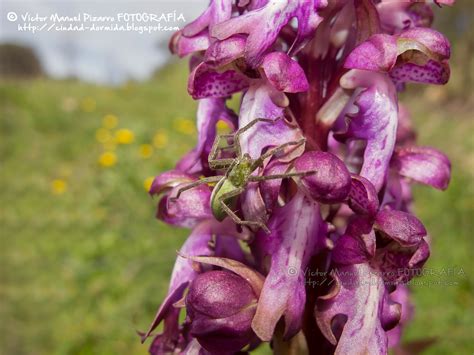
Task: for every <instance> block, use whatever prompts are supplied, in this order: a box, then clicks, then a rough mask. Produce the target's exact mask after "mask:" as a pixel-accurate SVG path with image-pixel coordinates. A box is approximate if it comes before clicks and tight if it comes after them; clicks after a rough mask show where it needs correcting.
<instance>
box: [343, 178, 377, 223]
mask: <svg viewBox="0 0 474 355" xmlns="http://www.w3.org/2000/svg"><path fill="white" fill-rule="evenodd" d="M348 204H349V207H350V208H351V209H352V210H353V211H354V212H355V213H358V214H362V215H369V216H375V214H376V213H377V211H378V209H379V199H378V197H377V191H376V190H375V187H374V185H372V183H371V182H370V181H369V180H367V179H366V178H363V177H362V176H359V175H352V183H351V191H350V193H349V199H348Z"/></svg>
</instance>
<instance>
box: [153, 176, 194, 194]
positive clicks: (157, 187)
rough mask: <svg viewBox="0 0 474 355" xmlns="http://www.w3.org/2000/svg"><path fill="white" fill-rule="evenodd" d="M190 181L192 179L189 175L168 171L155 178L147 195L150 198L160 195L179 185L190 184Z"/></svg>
mask: <svg viewBox="0 0 474 355" xmlns="http://www.w3.org/2000/svg"><path fill="white" fill-rule="evenodd" d="M192 180H193V177H192V176H191V175H189V174H186V173H184V172H182V171H180V170H169V171H166V172H164V173H162V174H160V175H158V176H157V177H155V179H154V180H153V182H152V184H151V187H150V191H149V192H148V193H149V194H150V195H152V196H153V195H160V194H161V193H163V192H165V191H167V190H170V189H172V188H173V187H175V186H178V185H179V184H182V183H185V182H191V181H192Z"/></svg>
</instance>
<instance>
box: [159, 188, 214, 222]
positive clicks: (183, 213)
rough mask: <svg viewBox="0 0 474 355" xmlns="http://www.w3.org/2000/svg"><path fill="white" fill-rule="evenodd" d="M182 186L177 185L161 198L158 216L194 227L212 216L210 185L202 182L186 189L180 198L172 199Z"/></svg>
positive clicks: (165, 220) (164, 220)
mask: <svg viewBox="0 0 474 355" xmlns="http://www.w3.org/2000/svg"><path fill="white" fill-rule="evenodd" d="M181 187H183V185H177V186H176V187H174V188H173V189H172V190H171V191H170V193H169V195H167V196H165V197H163V198H162V199H161V200H160V202H159V203H158V210H157V213H156V218H158V219H160V220H162V221H163V222H166V223H168V224H172V225H175V226H181V227H193V226H195V225H196V224H197V223H199V222H200V221H203V220H205V219H209V218H212V212H211V208H210V203H209V201H210V198H211V190H210V189H209V186H207V185H206V184H202V185H199V186H196V187H194V188H192V189H189V190H186V191H184V192H183V193H181V195H180V196H179V198H178V199H170V197H174V196H176V194H177V193H178V190H179V189H180V188H181Z"/></svg>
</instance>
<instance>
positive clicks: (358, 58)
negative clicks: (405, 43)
mask: <svg viewBox="0 0 474 355" xmlns="http://www.w3.org/2000/svg"><path fill="white" fill-rule="evenodd" d="M397 54H398V52H397V40H396V38H395V37H394V36H390V35H387V34H376V35H373V36H371V37H370V38H369V39H368V40H367V41H365V42H362V43H361V44H360V45H359V46H357V47H356V48H354V49H353V50H352V52H351V53H350V54H349V56H348V57H347V59H346V61H345V63H344V67H345V68H348V69H363V70H372V71H378V72H388V71H390V70H391V69H392V68H393V66H394V65H395V62H396V60H397Z"/></svg>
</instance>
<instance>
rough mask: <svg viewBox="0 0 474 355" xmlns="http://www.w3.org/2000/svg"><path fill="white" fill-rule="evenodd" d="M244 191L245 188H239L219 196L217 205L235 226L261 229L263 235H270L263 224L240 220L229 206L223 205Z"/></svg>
mask: <svg viewBox="0 0 474 355" xmlns="http://www.w3.org/2000/svg"><path fill="white" fill-rule="evenodd" d="M244 191H245V188H243V187H240V188H237V189H235V190H234V191H229V192H226V193H225V194H223V195H222V196H220V197H219V203H220V204H221V207H222V209H223V210H224V211H225V213H227V215H228V216H229V217H230V218H232V220H233V221H234V222H235V224H238V225H241V226H250V227H251V226H253V227H258V228H262V229H263V230H264V231H265V233H267V234H270V230H269V229H268V227H267V226H266V225H265V223H262V222H259V221H245V220H243V219H241V218H240V217H239V216H237V214H236V213H235V212H234V211H232V209H231V208H230V207H229V206H227V204H226V203H225V201H226V200H228V199H229V198H232V197H235V196H238V195H240V194H241V193H242V192H244Z"/></svg>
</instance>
